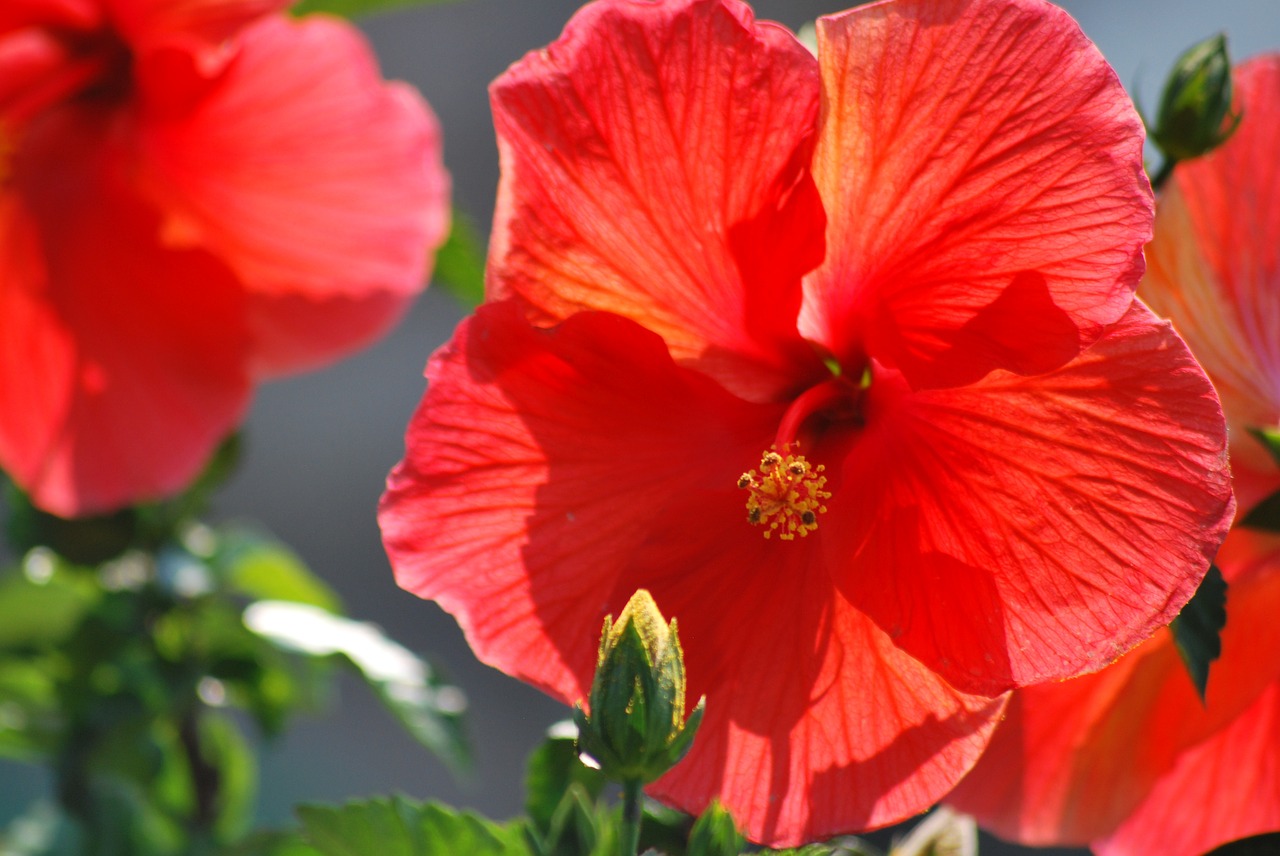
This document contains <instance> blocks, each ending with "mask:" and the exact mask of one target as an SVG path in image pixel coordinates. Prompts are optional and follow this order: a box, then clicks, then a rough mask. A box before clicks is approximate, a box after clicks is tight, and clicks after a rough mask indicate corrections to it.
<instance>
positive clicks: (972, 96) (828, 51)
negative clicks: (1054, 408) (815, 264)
mask: <svg viewBox="0 0 1280 856" xmlns="http://www.w3.org/2000/svg"><path fill="white" fill-rule="evenodd" d="M818 36H819V59H820V62H821V65H822V73H823V84H824V91H825V93H826V100H825V101H824V111H823V120H822V131H821V136H820V141H819V145H818V150H817V153H816V155H815V158H814V175H815V178H816V180H817V182H818V185H819V188H820V191H821V194H822V198H823V202H824V203H825V205H826V210H827V216H828V218H829V221H830V222H829V227H828V230H827V248H828V249H827V257H826V260H825V262H824V263H823V265H822V267H821V268H820V269H819V271H818V272H817V273H815V274H814V275H813V276H812V277H811V278H810V279H809V280H808V281H807V283H806V298H805V312H804V315H803V323H802V327H803V328H804V329H805V330H806V331H807V332H808V333H809V334H810V335H811V336H812V337H813V338H815V339H817V340H819V341H821V342H823V343H825V344H827V345H828V346H829V347H830V348H831V349H832V350H833V351H834V352H835V353H837V354H838V355H841V356H844V355H850V356H853V357H855V358H856V357H857V356H858V355H860V354H861V353H862V352H864V351H865V352H866V353H869V354H870V355H871V356H872V357H874V358H875V359H878V360H880V361H881V362H883V363H885V364H886V365H889V366H892V367H895V368H897V369H899V370H900V371H902V372H903V373H904V374H905V375H906V377H907V379H908V380H909V382H910V383H911V384H912V385H913V386H915V387H917V388H919V387H929V386H950V385H956V384H963V383H968V382H971V381H973V380H976V379H978V378H980V377H982V376H983V375H985V374H986V373H987V372H988V371H990V370H992V369H996V368H1002V369H1007V370H1010V371H1013V372H1017V373H1020V374H1035V373H1038V372H1044V371H1049V370H1051V369H1054V368H1057V367H1059V366H1061V365H1063V364H1064V363H1066V362H1067V361H1068V360H1069V359H1071V358H1072V357H1074V356H1075V355H1076V354H1077V353H1079V351H1080V350H1081V349H1082V348H1085V347H1087V346H1088V345H1089V344H1090V343H1092V342H1093V341H1094V340H1095V339H1097V338H1098V337H1099V336H1100V335H1101V334H1102V332H1103V330H1104V328H1105V327H1106V326H1107V325H1109V324H1111V323H1113V322H1115V321H1116V320H1118V319H1119V318H1120V316H1121V315H1123V314H1124V312H1125V310H1126V309H1127V308H1128V306H1129V302H1130V297H1131V296H1132V294H1133V290H1134V288H1135V287H1136V285H1137V282H1138V278H1139V277H1140V276H1141V274H1142V266H1143V265H1142V245H1143V244H1144V243H1145V242H1146V240H1147V239H1148V238H1149V237H1150V234H1151V232H1150V230H1151V215H1152V212H1151V191H1150V187H1149V185H1148V183H1147V180H1146V177H1145V174H1144V172H1143V167H1142V140H1143V132H1142V125H1141V123H1140V121H1139V119H1138V116H1137V115H1136V113H1135V112H1134V110H1133V108H1132V105H1131V103H1130V101H1129V97H1128V96H1127V95H1126V94H1125V92H1124V90H1123V89H1122V87H1121V86H1120V83H1119V81H1118V80H1117V79H1116V76H1115V73H1114V72H1113V71H1112V70H1111V68H1110V67H1109V66H1108V65H1107V63H1106V61H1105V60H1104V59H1103V58H1102V55H1101V54H1100V53H1099V52H1098V50H1097V49H1096V48H1095V47H1094V46H1093V45H1092V44H1091V43H1090V42H1089V41H1088V39H1087V38H1085V36H1084V35H1083V34H1082V33H1081V32H1080V29H1079V27H1078V26H1077V25H1076V24H1075V22H1074V21H1072V20H1071V18H1070V17H1069V16H1068V15H1067V14H1066V13H1065V12H1063V11H1062V10H1061V9H1058V8H1056V7H1054V6H1051V5H1050V4H1048V3H1044V2H1040V0H973V2H968V3H937V2H935V1H934V0H889V2H882V3H876V4H873V5H870V6H865V7H862V8H859V9H854V10H851V11H849V12H847V13H843V14H840V15H836V16H833V17H830V18H825V19H822V20H821V21H820V22H819V25H818Z"/></svg>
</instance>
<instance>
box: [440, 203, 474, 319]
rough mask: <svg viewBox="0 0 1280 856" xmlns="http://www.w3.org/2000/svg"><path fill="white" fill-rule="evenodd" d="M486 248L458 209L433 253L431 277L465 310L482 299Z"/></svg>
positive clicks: (472, 307) (469, 221) (467, 219)
mask: <svg viewBox="0 0 1280 856" xmlns="http://www.w3.org/2000/svg"><path fill="white" fill-rule="evenodd" d="M484 259H485V248H484V242H483V240H481V238H480V235H479V233H478V232H477V231H476V229H475V226H474V225H473V224H472V222H471V220H470V219H469V218H468V217H467V216H466V215H465V214H463V213H462V212H461V211H458V210H457V209H455V210H454V212H453V228H452V229H451V230H450V231H449V238H448V240H446V241H445V242H444V246H442V247H441V248H440V250H439V252H437V253H436V268H435V273H434V274H433V275H432V279H433V280H434V281H435V282H437V283H439V284H440V285H441V286H443V287H444V289H445V290H446V291H448V292H449V293H450V294H452V295H453V296H454V297H455V298H457V300H458V302H459V303H461V304H462V305H463V306H465V307H466V308H468V309H474V308H475V307H476V306H479V305H480V303H481V302H482V301H483V300H484Z"/></svg>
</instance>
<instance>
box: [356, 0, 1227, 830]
mask: <svg viewBox="0 0 1280 856" xmlns="http://www.w3.org/2000/svg"><path fill="white" fill-rule="evenodd" d="M818 37H819V54H818V57H817V58H815V57H814V56H812V55H811V54H809V53H808V52H807V51H806V50H805V49H804V48H803V47H801V46H800V44H799V43H798V42H797V41H796V40H795V38H794V37H793V36H792V35H791V34H790V33H788V32H787V31H785V30H784V29H782V28H781V27H778V26H776V25H773V24H769V23H758V22H756V21H754V20H753V19H752V16H751V13H750V10H749V9H748V8H747V7H746V6H745V5H743V4H742V3H740V2H736V0H673V2H662V3H653V2H638V0H602V2H598V3H594V4H591V5H589V6H587V7H586V8H585V9H583V10H582V11H581V12H579V13H578V15H577V16H576V17H575V18H574V19H573V20H572V21H571V22H570V23H569V25H568V27H567V28H566V30H565V33H564V36H563V37H562V38H561V39H560V40H559V41H558V42H556V43H555V44H553V45H552V46H551V47H550V48H548V49H546V50H543V51H537V52H535V53H532V54H530V55H529V56H528V57H526V58H525V59H524V60H522V61H521V62H519V63H517V64H516V65H515V66H514V67H513V68H512V69H511V70H510V71H508V72H507V73H506V74H505V75H503V76H502V77H501V78H500V79H499V80H498V81H497V82H496V83H495V84H494V86H493V89H492V102H493V109H494V115H495V121H496V124H497V131H498V141H499V149H500V152H501V155H502V166H503V177H502V182H501V185H500V187H499V195H498V211H497V215H496V218H495V220H496V222H495V226H494V237H493V243H492V246H491V252H490V260H489V261H490V267H489V283H488V284H489V298H490V300H489V303H488V304H487V305H485V306H483V307H481V309H480V310H479V311H478V312H477V314H476V315H475V317H473V318H471V319H470V320H468V321H467V322H465V323H464V324H463V325H462V327H461V328H460V329H459V331H458V333H457V335H456V337H455V338H454V341H453V342H452V343H451V344H449V345H448V346H447V347H445V348H444V349H442V350H441V351H440V352H439V353H437V354H436V355H435V356H434V357H433V358H432V360H431V362H430V364H429V365H428V368H427V376H428V378H429V380H430V386H429V389H428V392H427V395H426V397H425V399H424V401H423V403H422V406H421V408H420V409H419V411H418V413H417V415H416V416H415V417H414V420H413V422H412V423H411V425H410V427H409V430H408V437H407V453H406V457H405V460H404V461H403V462H402V463H401V464H400V465H399V466H398V467H397V468H396V470H395V471H394V472H393V473H392V475H391V477H390V484H389V489H388V492H387V494H386V496H385V497H384V500H383V505H382V509H381V514H380V517H381V524H382V527H383V533H384V538H385V541H386V544H387V548H388V551H389V553H390V556H391V559H392V563H393V565H394V566H395V569H396V573H397V578H398V580H399V582H400V583H401V585H403V586H405V587H406V588H408V589H410V590H411V591H413V592H415V593H417V594H419V595H422V596H423V597H428V598H433V599H435V600H437V601H438V602H439V603H440V604H441V605H443V606H444V608H445V609H447V610H449V611H450V612H451V613H453V614H454V615H455V616H457V618H458V620H459V622H460V623H461V625H462V627H463V629H464V630H465V632H466V633H467V636H468V639H469V640H470V642H471V645H472V646H473V648H474V649H475V651H476V653H477V655H478V656H479V657H480V658H482V659H483V660H485V661H486V662H488V663H491V664H492V665H494V666H496V667H498V668H500V669H502V670H504V671H506V672H509V673H511V674H513V675H516V676H518V677H520V678H522V679H524V680H526V681H529V682H532V683H534V684H536V685H537V686H539V687H541V688H543V689H544V690H546V691H547V692H549V693H551V694H552V695H554V696H556V697H558V698H560V699H563V700H565V701H574V700H576V699H580V698H583V697H585V696H586V694H587V688H588V687H589V685H590V680H591V675H592V669H593V667H594V665H595V656H596V638H595V633H596V629H597V628H598V627H599V626H600V623H601V618H602V616H603V615H604V614H606V613H610V612H612V613H613V614H615V615H616V614H618V611H619V609H620V608H621V607H622V605H623V604H624V603H625V602H626V600H627V598H628V597H629V596H630V595H631V593H632V592H634V591H635V590H636V589H637V588H642V587H643V588H647V589H648V590H649V591H650V592H652V594H653V596H654V598H655V600H656V601H657V604H658V606H659V607H660V608H661V610H662V611H663V613H664V614H665V615H668V616H674V617H676V618H677V619H678V620H679V626H680V634H681V638H682V640H683V642H684V648H685V651H686V656H687V664H688V669H687V671H688V678H689V692H690V695H691V697H692V698H697V697H698V696H700V695H703V694H705V695H706V697H707V712H706V717H705V719H704V720H703V724H702V727H701V729H700V731H699V734H698V738H697V740H696V741H695V743H694V746H693V749H692V752H691V753H690V755H689V756H688V757H687V758H686V760H685V761H684V762H683V763H681V764H680V765H679V766H677V767H676V768H675V769H674V770H673V771H672V772H671V773H669V774H668V775H667V776H666V777H664V778H662V779H660V780H658V781H657V782H655V783H654V784H653V785H652V786H651V787H650V791H651V793H653V794H654V795H656V796H658V797H660V798H663V799H666V800H669V801H671V802H673V803H675V804H676V805H679V806H681V807H683V808H686V809H690V810H700V809H701V808H702V807H703V806H705V805H706V804H707V802H708V801H709V800H710V799H711V798H712V796H719V797H720V798H721V799H722V800H723V801H724V802H725V803H726V804H727V805H728V806H729V807H730V808H731V809H732V811H733V813H734V815H735V817H736V818H737V820H738V821H739V822H740V823H741V824H742V826H743V827H744V829H745V830H746V831H747V833H748V834H749V835H750V837H751V838H753V839H755V840H757V841H763V842H768V843H772V844H793V843H795V842H798V841H802V840H807V839H815V838H821V837H824V836H828V835H831V834H833V833H836V832H841V831H847V830H852V829H858V828H869V827H874V826H879V825H883V824H887V823H891V822H894V821H896V820H899V819H901V818H903V817H906V816H908V815H910V814H912V813H915V812H918V811H920V810H922V809H924V808H925V807H927V806H928V805H929V804H930V803H932V802H933V801H934V800H936V799H937V798H938V797H940V796H941V795H942V794H943V793H945V791H946V790H947V789H948V788H949V787H950V786H951V785H952V784H954V782H955V781H956V780H957V779H958V778H959V777H960V776H961V775H963V773H964V772H965V770H966V769H968V768H969V767H970V766H971V765H972V764H973V763H974V761H975V759H976V758H977V756H978V754H979V753H980V752H981V751H982V749H983V748H984V746H985V745H986V743H987V740H988V739H989V734H990V732H991V730H992V728H993V726H994V724H995V722H996V720H997V718H998V717H999V715H1000V711H1001V709H1002V707H1003V698H1002V694H1003V693H1004V692H1005V691H1006V690H1008V689H1009V688H1011V687H1015V686H1020V685H1023V684H1027V683H1034V682H1038V681H1044V680H1049V679H1053V678H1058V677H1064V676H1066V675H1073V674H1077V673H1080V672H1083V671H1088V670H1091V669H1096V668H1099V667H1100V666H1102V665H1104V664H1106V663H1108V662H1110V661H1111V660H1113V659H1114V658H1115V657H1116V656H1117V655H1118V654H1119V653H1120V652H1122V651H1124V650H1125V649H1127V648H1129V647H1130V646H1132V645H1134V644H1135V643H1137V642H1138V641H1139V640H1140V639H1142V638H1144V637H1145V636H1147V635H1149V634H1151V633H1152V632H1153V631H1154V630H1155V629H1156V628H1157V627H1159V626H1160V625H1162V624H1163V623H1166V622H1167V621H1168V620H1169V619H1170V618H1172V617H1173V616H1174V615H1175V614H1176V613H1177V611H1178V609H1179V608H1180V606H1181V604H1182V603H1183V602H1185V601H1186V599H1187V598H1188V597H1189V596H1190V594H1191V593H1192V591H1193V590H1194V589H1195V586H1196V584H1197V582H1198V580H1199V579H1200V577H1201V575H1202V574H1203V572H1204V570H1205V568H1206V566H1207V564H1208V560H1209V557H1211V556H1212V555H1213V553H1214V551H1215V550H1216V549H1217V546H1218V544H1219V542H1220V540H1221V538H1222V536H1223V532H1224V530H1225V527H1226V526H1227V523H1228V521H1229V520H1230V517H1231V513H1232V500H1231V497H1230V487H1229V478H1228V476H1227V473H1226V469H1225V460H1224V458H1225V454H1224V453H1225V449H1224V446H1225V437H1224V430H1223V424H1222V415H1221V410H1220V405H1219V404H1218V402H1217V400H1216V397H1215V396H1214V394H1213V392H1212V389H1211V387H1210V386H1209V383H1208V381H1207V379H1206V378H1205V377H1204V375H1203V373H1202V372H1201V371H1200V369H1199V368H1198V367H1197V366H1196V364H1195V361H1194V360H1193V359H1192V358H1191V356H1190V354H1189V353H1188V352H1187V351H1186V349H1185V347H1184V346H1183V345H1182V343H1181V340H1180V339H1178V338H1177V336H1176V335H1175V334H1173V333H1172V331H1171V329H1170V328H1169V326H1168V325H1167V324H1164V323H1160V322H1157V321H1156V320H1155V319H1154V317H1153V316H1152V315H1151V314H1150V312H1149V311H1148V310H1147V309H1146V308H1145V307H1143V306H1141V305H1140V304H1136V303H1134V302H1133V300H1132V295H1133V290H1134V288H1135V287H1136V285H1137V281H1138V279H1139V277H1140V275H1141V272H1142V268H1143V262H1142V252H1141V248H1142V245H1143V243H1144V242H1145V240H1146V238H1147V237H1148V235H1149V228H1150V222H1151V216H1152V213H1151V201H1150V189H1149V186H1148V184H1147V182H1146V179H1145V178H1144V176H1143V173H1142V164H1141V148H1142V130H1141V125H1140V123H1139V121H1138V119H1137V117H1136V116H1135V115H1134V114H1133V111H1132V108H1131V107H1130V106H1129V102H1128V99H1127V97H1126V96H1125V95H1124V93H1123V91H1122V90H1121V88H1120V86H1119V84H1118V82H1117V81H1116V79H1115V75H1114V74H1113V72H1112V71H1111V70H1110V68H1108V67H1107V65H1106V63H1105V62H1104V61H1103V59H1102V57H1101V56H1100V55H1099V54H1098V52H1097V50H1096V49H1095V48H1094V47H1093V46H1092V45H1091V44H1090V43H1089V42H1088V41H1087V40H1086V39H1085V37H1084V36H1083V35H1082V34H1081V33H1080V31H1079V29H1078V28H1077V27H1076V25H1075V24H1074V22H1072V21H1071V19H1070V18H1069V17H1068V16H1067V15H1066V14H1065V13H1063V12H1062V11H1061V10H1059V9H1057V8H1055V7H1053V6H1050V5H1048V4H1047V3H1043V2H1040V0H974V2H967V3H937V2H934V0H921V2H886V3H879V4H875V5H872V6H867V7H863V8H860V9H857V10H854V11H851V12H848V13H844V14H841V15H836V16H833V17H829V18H826V19H823V20H822V21H820V22H819V26H818Z"/></svg>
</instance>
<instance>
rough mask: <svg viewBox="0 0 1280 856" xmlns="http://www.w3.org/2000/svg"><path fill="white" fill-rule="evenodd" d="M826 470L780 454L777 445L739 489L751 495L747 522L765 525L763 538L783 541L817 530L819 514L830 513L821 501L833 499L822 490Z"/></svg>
mask: <svg viewBox="0 0 1280 856" xmlns="http://www.w3.org/2000/svg"><path fill="white" fill-rule="evenodd" d="M823 469H824V467H823V466H822V465H821V464H819V465H818V466H816V467H814V466H811V465H810V464H809V462H808V461H806V460H805V459H804V455H792V454H779V452H778V451H777V447H776V446H775V447H774V448H772V449H771V450H769V451H768V452H765V453H764V455H763V456H761V458H760V467H759V469H758V470H757V471H756V472H748V473H743V474H742V477H741V478H739V479H738V487H740V488H742V489H743V490H746V491H748V492H749V496H748V497H747V521H748V522H749V523H750V524H751V525H752V526H763V527H764V537H766V538H769V537H771V536H772V535H773V533H774V532H777V533H778V537H779V538H780V539H782V540H783V541H791V540H794V539H795V537H796V535H797V534H799V535H800V537H801V538H803V537H805V536H806V535H808V534H809V533H810V532H812V531H813V530H815V529H817V528H818V515H819V514H822V513H823V512H825V511H826V510H827V507H826V506H825V505H823V504H822V500H824V499H827V498H829V497H830V496H831V492H830V491H826V490H823V489H822V488H823V487H824V486H825V485H826V483H827V477H826V476H824V475H822V471H823Z"/></svg>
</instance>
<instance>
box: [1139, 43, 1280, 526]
mask: <svg viewBox="0 0 1280 856" xmlns="http://www.w3.org/2000/svg"><path fill="white" fill-rule="evenodd" d="M1235 83H1236V87H1237V97H1238V99H1239V104H1240V107H1241V109H1243V111H1244V119H1243V121H1242V122H1241V123H1240V127H1239V128H1237V129H1236V132H1235V133H1234V134H1233V135H1232V136H1231V138H1230V139H1229V140H1228V141H1227V143H1226V145H1224V146H1223V147H1222V148H1220V149H1217V150H1216V151H1214V152H1212V153H1211V154H1209V155H1207V156H1205V157H1202V158H1196V159H1195V160H1192V161H1187V162H1186V163H1182V164H1179V165H1178V166H1177V168H1176V169H1175V170H1174V173H1173V179H1172V180H1171V181H1170V183H1169V185H1168V187H1167V189H1166V190H1165V192H1164V193H1163V194H1162V195H1161V198H1160V205H1159V212H1158V216H1157V217H1156V232H1155V237H1154V238H1153V239H1152V241H1151V244H1150V246H1149V247H1148V248H1147V265H1148V270H1147V275H1146V277H1145V278H1144V279H1143V281H1142V286H1141V292H1142V297H1143V299H1144V300H1146V301H1147V303H1148V304H1149V305H1150V306H1151V308H1152V309H1153V310H1154V311H1155V312H1156V313H1157V314H1158V315H1162V316H1164V317H1167V318H1169V319H1170V320H1172V321H1173V325H1174V327H1176V328H1177V330H1178V332H1179V333H1181V334H1182V336H1183V337H1184V338H1185V339H1186V340H1187V345H1188V346H1189V347H1190V348H1191V350H1192V352H1193V353H1194V354H1195V355H1196V357H1197V358H1198V359H1199V360H1200V364H1201V365H1203V366H1204V368H1205V371H1206V372H1208V373H1209V376H1210V377H1211V378H1213V383H1214V386H1215V387H1217V389H1218V393H1219V395H1221V396H1222V406H1223V410H1224V411H1225V412H1226V414H1227V420H1228V422H1229V423H1230V424H1231V426H1232V438H1231V463H1232V469H1233V470H1235V472H1236V476H1237V494H1238V495H1239V499H1240V507H1241V511H1242V512H1243V511H1245V510H1247V509H1248V507H1249V506H1251V505H1252V504H1253V503H1254V502H1256V501H1257V500H1260V499H1262V498H1264V497H1265V496H1267V495H1269V493H1270V492H1272V491H1274V490H1276V489H1280V473H1278V472H1277V470H1276V466H1275V462H1274V461H1273V460H1272V458H1271V456H1270V454H1269V453H1268V452H1267V451H1266V450H1265V449H1263V448H1262V446H1261V445H1259V444H1258V443H1257V441H1256V440H1255V439H1254V438H1253V437H1251V436H1250V435H1249V434H1248V432H1247V431H1246V430H1245V429H1246V428H1249V427H1269V426H1275V425H1277V424H1280V289H1277V288H1276V283H1277V282H1280V159H1277V157H1276V152H1277V151H1280V111H1278V110H1277V109H1276V108H1275V104H1276V103H1277V101H1278V100H1280V55H1269V56H1264V57H1258V58H1256V59H1253V60H1250V61H1249V62H1246V63H1244V64H1243V65H1241V66H1240V67H1239V68H1237V69H1236V72H1235Z"/></svg>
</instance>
